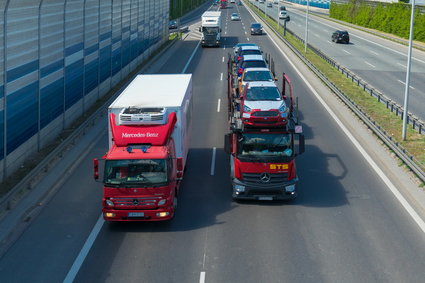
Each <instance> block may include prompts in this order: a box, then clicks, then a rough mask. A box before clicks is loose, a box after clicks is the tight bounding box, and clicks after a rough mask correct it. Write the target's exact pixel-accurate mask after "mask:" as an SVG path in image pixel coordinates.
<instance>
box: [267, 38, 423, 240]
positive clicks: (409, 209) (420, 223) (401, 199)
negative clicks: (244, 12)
mask: <svg viewBox="0 0 425 283" xmlns="http://www.w3.org/2000/svg"><path fill="white" fill-rule="evenodd" d="M269 38H270V40H271V41H272V42H273V43H274V45H275V46H276V47H277V49H278V50H279V51H280V53H281V54H282V56H283V57H285V58H286V60H287V61H288V62H289V64H291V66H292V68H294V70H295V71H296V72H297V74H298V75H299V76H300V78H301V79H302V80H303V81H304V83H305V84H306V85H307V87H308V88H309V89H310V91H311V92H312V93H313V94H314V96H315V97H316V98H317V100H319V102H320V103H321V104H322V105H323V107H324V108H325V109H326V110H327V111H328V113H329V114H330V116H331V117H332V118H333V119H334V120H335V122H336V123H337V124H338V126H339V127H340V128H341V130H342V131H343V132H344V134H345V135H346V136H347V137H348V138H349V139H350V141H351V142H352V143H353V144H354V146H355V147H356V148H357V150H358V151H359V152H360V153H361V154H362V155H363V157H364V159H365V160H366V161H367V162H368V163H369V165H370V166H371V167H372V168H373V170H375V172H376V174H377V175H378V176H379V177H380V178H381V180H382V181H383V182H384V183H385V184H386V185H387V187H388V188H389V189H390V191H391V192H392V193H393V195H394V196H395V197H396V198H397V200H398V201H399V202H400V204H401V205H402V206H403V207H404V209H405V210H406V211H407V212H408V213H409V214H410V216H411V217H412V218H413V220H414V221H415V222H416V224H417V225H418V226H419V228H420V229H421V230H422V232H423V233H425V222H424V220H422V218H421V217H420V216H419V215H418V213H417V212H416V211H415V210H414V209H413V207H412V206H411V205H410V204H409V203H408V202H407V201H406V199H405V198H404V197H403V195H402V194H401V193H400V192H399V191H398V190H397V188H396V186H395V185H394V184H393V183H392V182H391V180H390V179H388V177H387V176H386V175H385V173H384V172H383V171H382V170H381V168H379V166H378V165H377V164H376V163H375V161H373V159H372V158H371V157H370V155H369V154H368V153H367V152H366V150H364V148H363V147H362V146H361V144H360V143H359V142H358V141H357V140H356V139H355V137H354V136H353V134H351V133H350V131H349V130H348V129H347V128H346V127H345V126H344V124H343V123H342V122H341V120H340V119H339V118H338V117H337V116H336V114H335V113H334V112H333V111H332V109H331V108H330V107H329V106H328V104H327V103H326V102H325V101H324V100H323V99H322V97H321V96H320V95H319V94H318V93H317V91H316V90H315V89H314V88H313V86H312V85H311V84H310V83H309V82H308V81H307V79H306V78H305V77H304V76H303V74H301V72H300V70H299V69H298V68H297V67H296V66H295V64H294V63H293V62H292V61H291V60H290V59H289V57H288V56H286V54H285V53H284V52H283V51H282V49H280V47H279V46H278V44H277V43H276V42H275V41H274V39H273V38H271V37H269Z"/></svg>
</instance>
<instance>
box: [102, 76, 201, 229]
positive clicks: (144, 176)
mask: <svg viewBox="0 0 425 283" xmlns="http://www.w3.org/2000/svg"><path fill="white" fill-rule="evenodd" d="M192 105H193V103H192V75H191V74H176V75H173V74H167V75H138V76H137V77H136V78H135V79H134V80H133V81H132V82H131V83H130V84H129V85H128V86H127V87H126V88H125V89H124V91H123V92H122V93H121V94H120V95H119V96H118V98H117V99H115V101H114V102H112V104H111V105H110V106H109V108H108V122H109V123H108V124H109V127H108V128H109V151H108V152H107V153H106V155H105V156H103V159H104V160H105V164H104V174H103V184H104V185H103V199H102V205H103V209H102V212H103V217H104V219H105V220H108V221H160V220H168V219H171V218H172V217H173V216H174V212H175V209H176V207H177V196H178V191H179V188H180V184H181V180H182V178H183V172H184V168H185V165H186V160H187V155H188V151H189V140H190V135H191V125H192V121H191V117H192ZM98 168H99V161H98V160H97V159H94V177H95V179H98V178H99V169H98Z"/></svg>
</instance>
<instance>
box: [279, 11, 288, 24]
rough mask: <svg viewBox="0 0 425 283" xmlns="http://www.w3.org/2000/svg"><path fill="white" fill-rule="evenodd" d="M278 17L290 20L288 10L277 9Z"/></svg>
mask: <svg viewBox="0 0 425 283" xmlns="http://www.w3.org/2000/svg"><path fill="white" fill-rule="evenodd" d="M279 19H281V20H285V21H288V22H289V20H290V18H289V15H288V12H287V11H279Z"/></svg>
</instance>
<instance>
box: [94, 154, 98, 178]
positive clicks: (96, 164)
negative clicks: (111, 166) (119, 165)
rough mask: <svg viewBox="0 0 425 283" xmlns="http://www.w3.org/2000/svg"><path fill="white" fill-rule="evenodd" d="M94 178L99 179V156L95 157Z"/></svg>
mask: <svg viewBox="0 0 425 283" xmlns="http://www.w3.org/2000/svg"><path fill="white" fill-rule="evenodd" d="M93 169H94V170H93V171H94V173H93V178H94V179H95V180H98V179H99V160H97V158H93Z"/></svg>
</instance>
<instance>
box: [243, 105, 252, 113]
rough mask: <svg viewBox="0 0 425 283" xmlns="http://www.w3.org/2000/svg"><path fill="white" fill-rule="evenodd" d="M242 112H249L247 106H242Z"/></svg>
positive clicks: (249, 109)
mask: <svg viewBox="0 0 425 283" xmlns="http://www.w3.org/2000/svg"><path fill="white" fill-rule="evenodd" d="M243 111H244V112H251V108H249V107H248V106H246V105H244V106H243Z"/></svg>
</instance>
